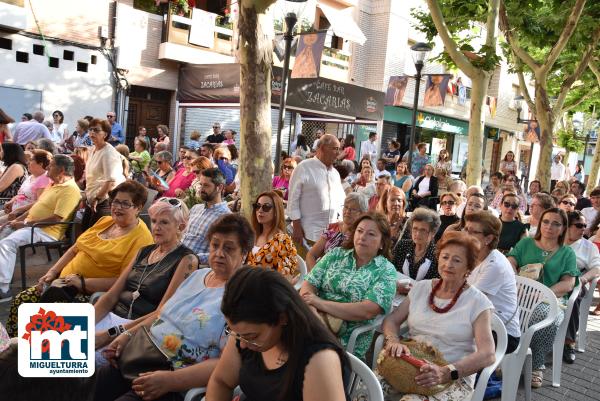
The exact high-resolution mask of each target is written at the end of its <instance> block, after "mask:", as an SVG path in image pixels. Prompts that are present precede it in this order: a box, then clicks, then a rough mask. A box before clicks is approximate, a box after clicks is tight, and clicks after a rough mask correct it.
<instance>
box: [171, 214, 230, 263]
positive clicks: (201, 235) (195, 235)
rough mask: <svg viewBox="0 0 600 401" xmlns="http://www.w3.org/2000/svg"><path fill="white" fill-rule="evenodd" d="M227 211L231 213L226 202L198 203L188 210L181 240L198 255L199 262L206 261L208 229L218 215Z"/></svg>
mask: <svg viewBox="0 0 600 401" xmlns="http://www.w3.org/2000/svg"><path fill="white" fill-rule="evenodd" d="M227 213H231V210H229V207H227V202H221V203H217V204H216V205H213V206H211V207H206V205H205V204H198V205H195V206H194V207H193V208H192V210H190V218H189V222H188V226H187V229H186V230H185V234H184V236H183V241H181V242H182V243H183V244H184V245H185V246H187V247H188V248H190V249H191V250H192V251H194V253H195V254H196V255H198V259H199V260H200V263H202V264H206V263H208V245H209V244H208V238H206V234H207V233H208V229H209V228H210V226H211V225H212V223H214V222H215V221H216V220H217V219H218V218H219V217H221V216H222V215H224V214H227Z"/></svg>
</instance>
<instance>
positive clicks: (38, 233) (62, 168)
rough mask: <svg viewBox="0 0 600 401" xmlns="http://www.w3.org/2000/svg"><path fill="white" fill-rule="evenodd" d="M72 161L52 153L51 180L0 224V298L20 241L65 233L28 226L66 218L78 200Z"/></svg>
mask: <svg viewBox="0 0 600 401" xmlns="http://www.w3.org/2000/svg"><path fill="white" fill-rule="evenodd" d="M74 170H75V165H74V163H73V159H71V158H70V157H69V156H66V155H55V156H54V158H53V159H52V161H51V162H50V164H49V165H48V178H50V179H51V180H52V182H53V184H52V185H51V186H50V187H48V188H46V189H45V190H44V192H42V194H41V195H40V197H39V199H38V200H37V201H36V202H35V203H34V204H33V206H32V207H31V209H29V210H28V211H27V212H25V213H23V214H21V215H20V216H18V217H17V218H15V219H14V220H12V221H10V222H9V223H7V224H6V225H5V226H3V227H2V231H1V232H0V238H2V240H0V302H3V301H6V300H8V299H9V298H10V295H9V293H8V289H9V286H10V282H11V281H12V275H13V271H14V269H15V261H16V259H17V252H18V250H19V247H20V246H21V245H25V244H28V243H29V242H30V241H31V240H32V233H33V242H40V241H56V240H58V239H60V238H62V236H63V235H64V234H65V230H66V226H64V225H56V224H55V225H48V226H44V227H36V228H33V229H32V228H31V226H32V225H33V224H35V223H57V222H61V221H67V220H69V219H70V218H71V217H72V216H73V213H74V212H75V208H76V207H77V206H78V205H79V202H80V201H81V194H80V192H79V187H78V186H77V183H75V180H74V179H73V172H74Z"/></svg>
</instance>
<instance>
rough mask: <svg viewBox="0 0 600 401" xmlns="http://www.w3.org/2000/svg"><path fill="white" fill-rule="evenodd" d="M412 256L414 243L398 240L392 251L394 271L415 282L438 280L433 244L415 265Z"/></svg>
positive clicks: (407, 240)
mask: <svg viewBox="0 0 600 401" xmlns="http://www.w3.org/2000/svg"><path fill="white" fill-rule="evenodd" d="M414 254H415V243H414V242H413V241H412V240H410V239H402V240H400V242H399V243H398V244H397V245H396V247H395V248H394V251H393V258H394V266H395V267H396V270H398V271H399V272H401V273H403V274H405V275H407V276H409V277H410V278H412V279H413V280H417V281H421V280H430V279H432V278H439V274H438V270H437V260H436V258H435V242H433V241H431V242H430V243H429V246H428V247H427V249H426V250H425V255H423V257H422V258H421V259H420V260H418V261H417V262H416V263H415V261H414Z"/></svg>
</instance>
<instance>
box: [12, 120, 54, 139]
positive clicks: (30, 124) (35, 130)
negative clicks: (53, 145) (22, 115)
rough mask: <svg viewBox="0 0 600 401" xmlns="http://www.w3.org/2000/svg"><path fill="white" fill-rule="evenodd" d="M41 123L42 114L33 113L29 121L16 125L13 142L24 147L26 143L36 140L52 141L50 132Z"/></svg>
mask: <svg viewBox="0 0 600 401" xmlns="http://www.w3.org/2000/svg"><path fill="white" fill-rule="evenodd" d="M43 122H44V113H42V112H41V111H36V112H34V113H33V118H32V119H31V120H29V121H23V122H20V123H19V124H17V126H16V127H15V132H14V135H13V142H15V143H18V144H19V145H22V146H25V145H26V144H27V142H31V141H37V140H38V139H42V138H46V139H52V135H51V134H50V131H49V130H48V128H47V127H46V126H45V125H44V124H42V123H43Z"/></svg>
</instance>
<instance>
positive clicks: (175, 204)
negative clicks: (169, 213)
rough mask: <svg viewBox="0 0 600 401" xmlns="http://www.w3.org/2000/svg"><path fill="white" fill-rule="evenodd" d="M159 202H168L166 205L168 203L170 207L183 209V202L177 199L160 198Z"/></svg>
mask: <svg viewBox="0 0 600 401" xmlns="http://www.w3.org/2000/svg"><path fill="white" fill-rule="evenodd" d="M158 201H159V202H166V203H168V204H169V205H171V206H173V207H181V204H182V203H181V200H180V199H177V198H166V197H164V198H160V199H159V200H158Z"/></svg>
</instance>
